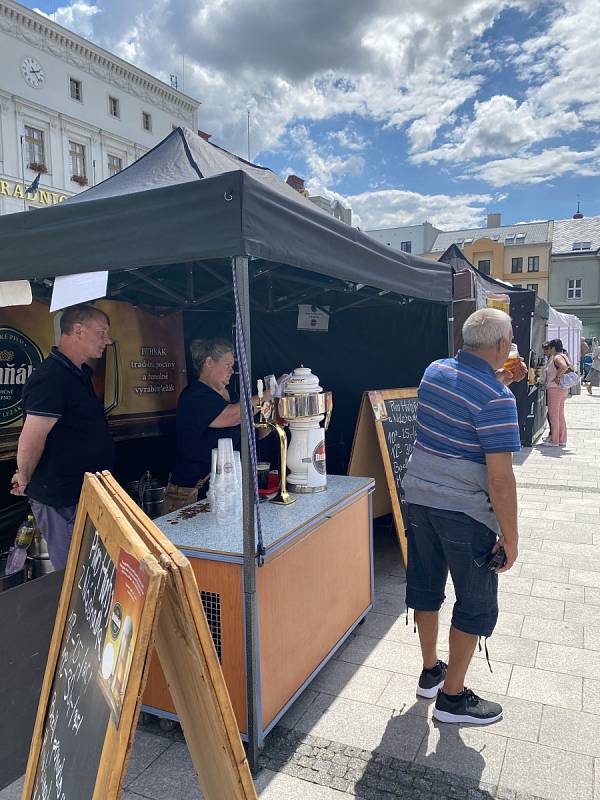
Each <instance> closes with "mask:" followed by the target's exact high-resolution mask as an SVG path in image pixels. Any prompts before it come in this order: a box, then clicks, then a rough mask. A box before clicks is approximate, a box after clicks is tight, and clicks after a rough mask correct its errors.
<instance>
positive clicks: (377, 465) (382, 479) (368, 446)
mask: <svg viewBox="0 0 600 800" xmlns="http://www.w3.org/2000/svg"><path fill="white" fill-rule="evenodd" d="M375 391H377V394H379V395H380V396H381V399H382V400H384V401H385V400H404V399H406V398H411V399H416V398H417V396H418V389H417V388H416V387H414V388H407V389H378V390H375ZM374 434H375V435H374ZM348 475H358V476H361V477H370V478H375V493H374V495H373V516H374V517H375V518H377V517H381V516H383V515H384V514H389V513H390V512H391V513H392V515H393V518H394V525H395V528H396V535H397V537H398V544H399V545H400V550H401V551H402V559H403V561H404V566H406V565H407V563H408V545H407V541H406V532H405V529H404V519H403V517H402V510H401V508H400V499H399V497H398V492H397V491H396V481H395V479H394V473H393V471H392V464H391V462H390V457H389V453H388V449H387V445H386V442H385V431H384V428H383V422H382V421H381V420H379V419H376V416H375V412H374V410H373V404H372V402H371V398H370V396H369V392H364V393H363V397H362V401H361V404H360V410H359V413H358V420H357V423H356V429H355V432H354V441H353V442H352V452H351V453H350V462H349V464H348ZM384 485H385V486H386V488H387V491H383V486H384Z"/></svg>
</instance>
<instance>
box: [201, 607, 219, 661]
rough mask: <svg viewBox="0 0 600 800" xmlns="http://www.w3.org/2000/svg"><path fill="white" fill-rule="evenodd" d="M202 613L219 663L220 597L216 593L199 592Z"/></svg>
mask: <svg viewBox="0 0 600 800" xmlns="http://www.w3.org/2000/svg"><path fill="white" fill-rule="evenodd" d="M200 598H201V599H202V605H203V606H204V613H205V614H206V620H207V622H208V629H209V630H210V634H211V636H212V640H213V642H214V645H215V650H216V651H217V656H218V658H219V661H221V595H220V594H217V592H200Z"/></svg>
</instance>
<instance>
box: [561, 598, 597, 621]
mask: <svg viewBox="0 0 600 800" xmlns="http://www.w3.org/2000/svg"><path fill="white" fill-rule="evenodd" d="M565 620H566V621H567V622H571V621H573V622H582V623H583V624H584V625H600V606H592V605H588V604H587V603H578V602H575V601H567V602H566V603H565Z"/></svg>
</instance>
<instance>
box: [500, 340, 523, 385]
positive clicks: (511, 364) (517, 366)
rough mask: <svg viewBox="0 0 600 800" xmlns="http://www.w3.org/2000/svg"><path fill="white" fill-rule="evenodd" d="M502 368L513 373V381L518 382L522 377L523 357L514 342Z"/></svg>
mask: <svg viewBox="0 0 600 800" xmlns="http://www.w3.org/2000/svg"><path fill="white" fill-rule="evenodd" d="M502 366H503V368H504V369H507V370H508V371H509V372H510V373H511V375H512V376H513V380H518V378H519V377H520V375H521V356H520V355H519V348H518V347H517V345H516V344H515V343H514V342H513V343H512V344H511V346H510V351H509V353H508V356H507V358H506V361H505V362H504V364H503V365H502Z"/></svg>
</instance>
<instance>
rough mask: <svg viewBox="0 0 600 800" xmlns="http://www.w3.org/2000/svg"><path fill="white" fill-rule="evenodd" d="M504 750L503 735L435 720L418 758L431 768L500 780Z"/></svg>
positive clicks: (476, 778) (473, 777)
mask: <svg viewBox="0 0 600 800" xmlns="http://www.w3.org/2000/svg"><path fill="white" fill-rule="evenodd" d="M505 749H506V739H505V738H504V737H502V736H494V735H493V734H491V733H488V732H487V731H482V730H480V729H475V728H469V727H463V726H458V725H443V724H442V725H439V724H437V723H436V724H434V725H432V726H431V727H430V728H429V729H428V733H427V736H426V737H425V739H424V741H423V744H422V745H421V748H420V749H419V753H418V755H417V759H416V760H417V763H419V764H422V765H423V766H426V767H428V768H429V767H437V768H438V769H441V770H444V771H446V772H453V773H454V774H457V775H463V776H465V777H468V778H472V779H474V780H476V781H480V780H487V781H490V782H492V783H497V782H498V780H499V778H500V770H501V768H502V761H503V759H504V752H505ZM483 752H485V757H484V755H483Z"/></svg>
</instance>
